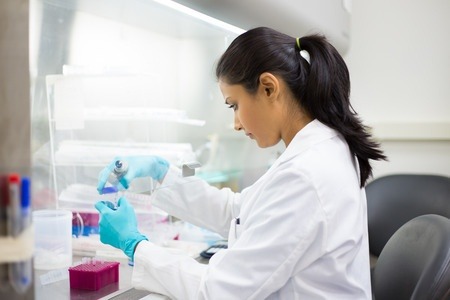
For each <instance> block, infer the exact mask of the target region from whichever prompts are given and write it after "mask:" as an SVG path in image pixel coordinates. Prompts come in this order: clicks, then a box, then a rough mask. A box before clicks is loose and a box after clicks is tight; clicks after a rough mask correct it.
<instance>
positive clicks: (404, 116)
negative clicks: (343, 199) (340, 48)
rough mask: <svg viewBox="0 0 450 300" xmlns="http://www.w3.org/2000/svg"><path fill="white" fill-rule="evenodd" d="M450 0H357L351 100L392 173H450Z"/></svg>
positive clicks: (382, 167)
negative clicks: (372, 134)
mask: <svg viewBox="0 0 450 300" xmlns="http://www.w3.org/2000/svg"><path fill="white" fill-rule="evenodd" d="M449 16H450V1H448V0H428V1H423V0H421V1H419V0H396V1H391V0H377V1H353V7H352V26H351V28H352V34H351V36H352V38H351V45H350V50H349V52H348V53H347V54H346V56H345V59H346V61H347V63H348V66H349V69H350V74H351V80H352V103H353V106H354V108H355V109H356V111H357V112H358V113H359V115H360V116H361V117H362V119H363V120H364V122H365V123H367V124H369V125H370V126H372V127H373V130H374V135H375V136H376V137H377V139H379V140H380V141H381V143H382V147H383V148H384V150H385V152H386V154H387V155H388V156H389V162H381V163H376V164H375V165H374V166H375V169H374V177H375V178H376V177H379V176H382V175H386V174H392V173H401V172H403V173H433V174H444V175H447V176H450V33H449V30H450V18H449Z"/></svg>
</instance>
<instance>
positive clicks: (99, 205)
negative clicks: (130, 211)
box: [95, 201, 112, 214]
mask: <svg viewBox="0 0 450 300" xmlns="http://www.w3.org/2000/svg"><path fill="white" fill-rule="evenodd" d="M95 208H96V209H97V210H98V212H99V213H100V214H104V213H106V212H108V211H110V210H112V209H111V208H110V207H108V205H106V203H105V202H104V201H97V203H95Z"/></svg>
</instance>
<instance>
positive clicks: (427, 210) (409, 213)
mask: <svg viewBox="0 0 450 300" xmlns="http://www.w3.org/2000/svg"><path fill="white" fill-rule="evenodd" d="M366 195H367V219H368V227H369V248H370V252H371V254H372V255H374V256H378V255H380V253H381V250H382V249H383V247H384V245H385V244H386V243H387V241H388V240H389V238H390V237H391V236H392V235H393V234H394V232H395V231H397V230H398V229H399V228H400V227H401V226H402V225H403V224H405V223H406V222H408V221H409V220H411V219H413V218H415V217H417V216H421V215H425V214H437V215H441V216H445V217H447V218H450V178H449V177H446V176H439V175H416V174H398V175H388V176H384V177H380V178H377V179H375V180H374V181H372V182H370V183H369V184H368V185H367V186H366Z"/></svg>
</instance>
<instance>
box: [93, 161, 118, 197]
mask: <svg viewBox="0 0 450 300" xmlns="http://www.w3.org/2000/svg"><path fill="white" fill-rule="evenodd" d="M116 160H117V158H115V159H114V160H113V161H112V162H111V163H110V164H109V165H108V166H106V167H105V168H104V169H103V170H101V171H100V173H99V174H98V183H97V191H98V193H99V194H100V195H101V194H102V189H103V188H104V187H105V185H106V182H107V181H108V178H109V174H111V172H112V171H113V170H114V163H115V161H116Z"/></svg>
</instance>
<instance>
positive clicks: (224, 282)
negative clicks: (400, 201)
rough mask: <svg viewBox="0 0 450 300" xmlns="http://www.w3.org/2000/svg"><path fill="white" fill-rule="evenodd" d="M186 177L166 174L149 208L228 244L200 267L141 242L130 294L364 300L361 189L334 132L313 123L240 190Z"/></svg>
mask: <svg viewBox="0 0 450 300" xmlns="http://www.w3.org/2000/svg"><path fill="white" fill-rule="evenodd" d="M185 180H187V179H183V178H180V177H179V175H178V172H177V171H175V170H174V169H173V168H171V169H170V170H169V172H168V174H167V175H166V178H165V179H164V182H163V185H164V184H166V185H167V186H168V187H169V186H170V188H166V189H161V190H160V191H159V192H158V194H157V195H156V199H155V202H154V205H157V206H158V207H160V208H162V209H164V210H166V211H167V212H168V213H170V214H172V215H174V216H177V217H179V218H182V219H184V220H186V221H188V222H191V223H193V224H196V225H199V226H203V227H205V228H208V229H210V230H214V231H216V232H218V233H220V234H221V235H223V236H228V238H229V248H228V249H227V250H222V251H220V252H218V253H217V254H216V255H214V256H213V257H212V258H211V260H210V262H209V264H208V265H205V264H200V263H198V262H197V261H195V260H194V259H192V258H190V257H187V256H185V255H181V254H178V253H171V252H170V251H168V250H167V249H164V248H160V247H158V246H156V245H154V244H153V243H151V242H147V241H144V242H141V243H139V244H138V246H137V248H136V252H135V257H134V258H135V266H134V270H133V278H132V282H133V285H134V286H135V287H136V288H141V289H147V290H150V291H154V292H158V293H161V294H164V295H168V296H169V297H171V298H173V299H214V300H216V299H227V300H229V299H289V300H291V299H308V300H311V299H345V300H348V299H352V300H353V299H370V298H371V288H370V266H369V248H368V236H367V216H366V198H365V192H364V189H360V188H359V171H358V166H357V163H356V160H355V159H354V157H352V156H351V154H350V152H349V149H348V146H347V144H346V142H345V140H344V139H343V138H342V137H341V136H340V135H339V134H338V133H337V132H336V131H334V130H332V129H330V128H329V127H327V126H325V125H323V124H322V123H320V122H319V121H317V120H314V121H312V122H311V123H309V124H308V125H307V126H306V127H305V128H303V129H302V130H301V131H300V132H298V133H297V135H296V136H295V137H294V139H293V140H292V142H291V143H290V145H289V146H288V147H287V149H286V150H285V151H284V153H283V154H282V155H281V156H280V157H279V158H278V159H277V160H276V161H275V163H274V164H273V165H272V166H271V167H270V169H269V170H268V171H267V172H266V174H264V175H263V176H262V177H261V178H260V179H259V180H258V181H257V182H256V183H254V184H253V185H252V186H250V187H248V188H246V189H244V190H243V191H242V193H233V192H232V191H230V190H229V189H226V188H225V189H221V190H219V189H216V188H214V187H211V186H209V185H208V184H206V183H205V182H203V181H199V180H197V181H192V179H190V180H191V181H190V182H189V183H185ZM237 219H239V222H238V223H239V224H237V222H236V220H237ZM149 238H150V240H151V237H149Z"/></svg>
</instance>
